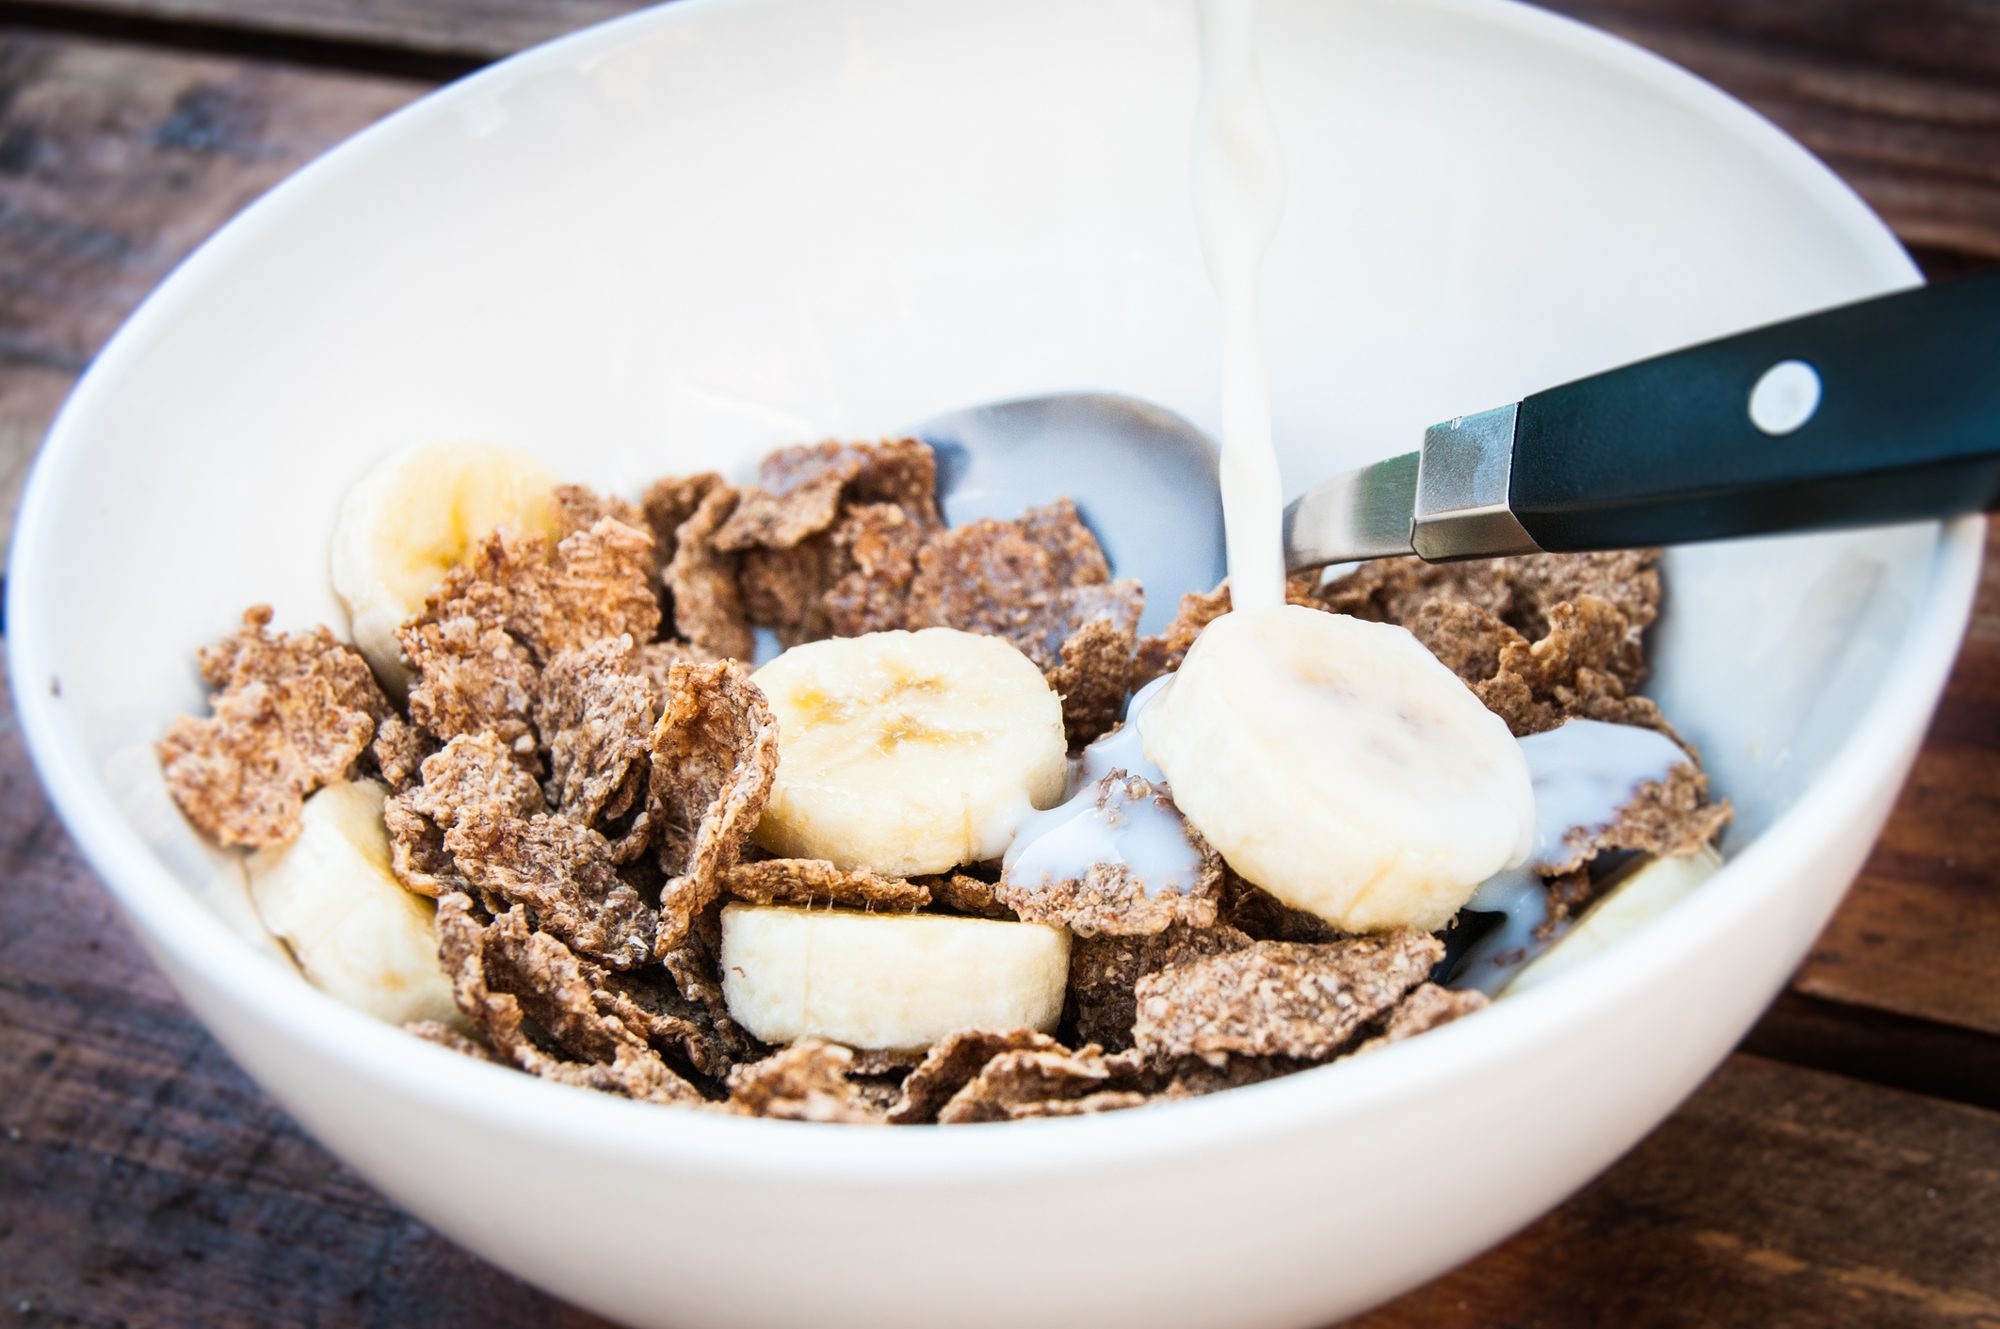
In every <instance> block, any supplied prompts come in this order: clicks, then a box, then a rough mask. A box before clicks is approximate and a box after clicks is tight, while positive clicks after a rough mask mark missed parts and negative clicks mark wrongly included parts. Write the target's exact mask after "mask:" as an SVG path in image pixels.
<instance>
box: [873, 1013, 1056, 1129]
mask: <svg viewBox="0 0 2000 1329" xmlns="http://www.w3.org/2000/svg"><path fill="white" fill-rule="evenodd" d="M1023 1049H1028V1050H1035V1051H1050V1050H1054V1051H1061V1050H1062V1044H1060V1043H1058V1042H1056V1040H1054V1039H1053V1038H1050V1037H1049V1036H1048V1035H1047V1034H1042V1033H1037V1032H1036V1031H1035V1030H1033V1029H961V1030H959V1031H958V1032H956V1033H952V1034H946V1035H945V1036H944V1037H943V1038H941V1039H939V1040H938V1041H937V1042H935V1043H933V1044H931V1050H930V1051H929V1052H928V1053H927V1054H925V1056H924V1059H923V1060H922V1061H921V1062H919V1063H917V1068H916V1069H915V1070H913V1071H911V1072H910V1074H909V1076H908V1078H906V1079H905V1080H904V1081H903V1093H902V1097H900V1098H899V1099H898V1100H897V1101H896V1106H894V1107H893V1108H891V1109H889V1120H890V1121H891V1122H892V1123H895V1124H898V1125H901V1124H906V1123H911V1122H924V1121H934V1120H936V1119H937V1113H938V1109H939V1108H942V1107H943V1106H944V1105H945V1104H946V1103H947V1102H949V1101H950V1100H951V1098H952V1096H953V1095H954V1094H956V1093H957V1092H958V1091H959V1090H961V1089H963V1088H964V1087H965V1086H966V1085H968V1084H970V1083H971V1082H972V1078H973V1077H974V1076H976V1075H977V1074H979V1072H980V1070H981V1068H983V1067H984V1066H985V1065H986V1063H987V1062H989V1061H991V1060H993V1058H995V1057H997V1056H999V1055H1000V1054H1001V1053H1003V1052H1014V1051H1018V1050H1023Z"/></svg>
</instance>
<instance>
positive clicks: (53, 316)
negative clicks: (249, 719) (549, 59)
mask: <svg viewBox="0 0 2000 1329" xmlns="http://www.w3.org/2000/svg"><path fill="white" fill-rule="evenodd" d="M422 91H423V87H422V85H420V84H414V83H409V82H405V81H402V80H394V79H378V78H365V77H357V76H353V75H341V74H326V73H315V72H310V71H304V70H299V69H294V68H289V67H286V66H282V65H274V64H266V63H261V62H257V61H246V60H239V59H223V58H216V57H205V56H190V55H182V54H171V53H160V52H152V51H146V50H141V49H137V48H132V47H126V46H120V45H115V44H106V43H101V42H77V41H71V40H65V39H55V38H49V37H44V36H37V35H33V34H23V33H19V32H14V31H9V30H7V29H5V28H0V542H4V541H5V540H6V539H7V537H8V535H9V534H10V533H11V529H12V524H13V513H14V508H15V504H16V500H17V499H18V497H19V485H20V480H21V477H22V476H23V475H24V474H25V472H26V470H27V466H28V462H29V459H30V457H31V456H32V454H33V451H34V449H35V448H36V447H37V446H38V445H39V443H40V440H41V437H42V434H43V433H44V431H45V430H46V429H47V427H48V423H49V421H50V420H51V419H52V418H53V417H54V415H55V411H56V408H57V406H58V405H59V404H60V403H61V400H62V397H63V395H64V394H65V393H66V392H67V391H68V388H69V386H70V384H71V383H73V382H74V380H75V377H76V375H77V374H78V373H80V372H81V370H82V368H83V366H84V365H85V364H86V363H87V362H88V361H89V359H90V357H91V356H92V355H94V354H95V353H96V352H97V350H98V348H99V347H100V346H102V345H103V343H104V341H105V340H106V339H107V338H108V337H109V336H110V335H111V333H112V332H113V331H114V330H115V329H116V328H117V326H118V324H119V323H120V322H121V321H122V320H123V319H124V318H125V316H126V315H127V314H129V313H130V312H131V311H132V309H133V307H134V306H136V305H137V304H138V303H139V301H140V300H141V299H142V298H143V297H144V296H145V295H146V293H147V292H148V291H150V290H151V289H152V288H153V287H154V286H155V285H157V284H158V283H159V281H160V279H161V278H163V277H165V276H166V274H167V272H168V270H169V269H171V268H172V267H173V265H174V264H175V263H178V262H179V261H180V260H181V259H182V258H183V257H185V256H186V255H187V253H188V252H189V251H190V250H192V249H193V248H194V247H195V246H196V245H197V244H199V243H200V242H201V241H202V240H203V239H205V238H206V237H207V236H208V235H209V234H210V233H211V232H212V231H214V230H215V228H216V227H218V226H220V225H221V224H222V223H223V222H225V221H227V220H228V219H229V218H230V217H231V216H232V215H234V214H235V213H236V212H238V211H240V210H241V209H242V208H243V207H244V206H245V205H246V204H248V203H249V202H250V201H251V200H252V199H254V198H256V197H257V196H258V195H259V194H261V193H263V192H264V191H265V190H267V189H269V188H270V187H271V186H272V185H273V184H275V183H277V182H278V181H279V180H280V179H282V178H283V177H284V176H286V175H288V174H290V173H291V172H292V171H293V170H295V169H297V168H298V167H299V166H301V165H303V164H304V163H305V162H307V161H309V160H311V159H312V158H313V157H315V156H317V155H318V154H319V153H321V152H322V151H324V150H325V149H327V148H329V147H331V146H332V145H333V144H335V143H338V142H339V141H340V140H342V139H344V138H346V137H348V136H349V135H351V134H353V133H354V132H355V131H357V130H359V129H361V128H363V127H365V126H366V125H368V124H370V123H371V122H373V121H375V120H377V119H380V118H381V117H382V116H383V115H386V114H387V113H388V112H390V111H392V110H394V109H396V108H397V107H398V106H401V105H402V104H403V103H405V102H407V101H409V100H410V99H412V98H413V97H415V96H417V95H418V94H419V93H421V92H422Z"/></svg>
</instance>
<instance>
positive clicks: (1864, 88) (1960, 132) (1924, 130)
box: [1544, 0, 2000, 255]
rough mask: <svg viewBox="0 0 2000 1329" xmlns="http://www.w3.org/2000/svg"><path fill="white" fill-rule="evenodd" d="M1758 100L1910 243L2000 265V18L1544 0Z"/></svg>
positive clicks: (1980, 8) (1938, 2)
mask: <svg viewBox="0 0 2000 1329" xmlns="http://www.w3.org/2000/svg"><path fill="white" fill-rule="evenodd" d="M1544 3H1545V4H1546V7H1548V8H1550V9H1555V10H1559V11H1561V12H1563V13H1567V14H1570V15H1573V16H1574V17H1577V18H1580V19H1582V20H1584V21H1585V22H1588V23H1592V24H1594V25H1596V26H1598V27H1602V28H1605V29H1607V30H1609V31H1611V32H1615V33H1618V34H1619V35H1621V36H1624V37H1627V38H1629V39H1631V40H1632V41H1635V42H1637V43H1638V44H1639V45H1641V46H1644V47H1647V48H1648V49H1650V50H1653V51H1655V52H1657V53H1659V54H1660V55H1663V56H1665V57H1667V58H1668V59H1669V60H1672V61H1674V62H1676V63H1678V64H1681V65H1685V66H1686V67H1687V68H1689V69H1692V70H1693V71H1695V72H1696V73H1698V74H1700V75H1702V76H1703V77H1704V78H1707V79H1708V80H1710V81H1711V82H1713V83H1716V84H1718V85H1719V86H1721V87H1722V88H1723V89H1725V90H1726V91H1728V92H1730V93H1732V94H1734V95H1735V96H1737V97H1740V98H1742V99H1743V100H1744V101H1746V102H1749V103H1750V104H1751V105H1752V106H1754V107H1756V108H1757V109H1758V110H1760V111H1762V112H1763V113H1764V114H1765V115H1767V116H1769V117H1770V118H1771V119H1772V120H1774V121H1776V122H1777V124H1778V125H1779V126H1781V127H1782V128H1784V129H1785V130H1787V131H1788V132H1790V133H1791V134H1792V135H1793V136H1794V137H1796V138H1798V139H1799V140H1800V141H1801V142H1803V143H1804V144H1805V145H1806V146H1807V147H1809V148H1811V149H1812V150H1813V151H1814V152H1816V153H1818V154H1819V155H1820V156H1821V157H1824V158H1825V159H1826V161H1827V162H1828V163H1829V164H1830V165H1831V166H1832V167H1833V168H1834V169H1835V170H1836V171H1838V172H1840V174H1841V175H1842V176H1843V177H1845V178H1846V180H1847V181H1848V182H1849V183H1850V184H1852V185H1853V186H1854V187H1855V189H1856V190H1857V191H1859V192H1860V194H1861V195H1862V197H1863V198H1866V199H1867V200H1868V202H1869V204H1870V205H1871V206H1873V207H1874V208H1875V210H1876V211H1877V212H1880V213H1881V214H1882V216H1883V217H1884V218H1885V219H1886V220H1887V221H1888V222H1889V224H1890V225H1891V226H1892V227H1894V228H1895V230H1896V233H1897V234H1898V235H1900V236H1901V237H1902V238H1903V240H1904V242H1905V243H1908V244H1913V245H1925V246H1934V247H1937V248H1944V249H1960V250H1965V251H1968V252H1972V253H1978V254H1986V255H2000V79H1996V77H1995V71H1996V70H2000V8H1996V7H1995V6H1994V5H1992V4H1990V3H1985V2H1984V0H1922V3H1915V4H1896V5H1885V4H1870V3H1864V2H1863V0H1821V2H1820V3H1811V4H1802V3H1798V0H1753V2H1752V3H1729V2H1728V0H1544Z"/></svg>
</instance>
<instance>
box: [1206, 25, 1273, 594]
mask: <svg viewBox="0 0 2000 1329" xmlns="http://www.w3.org/2000/svg"><path fill="white" fill-rule="evenodd" d="M1256 17H1257V7H1256V4H1255V3H1254V0H1195V21H1196V25H1197V27H1198V29H1199V31H1200V38H1201V101H1200V104H1199V105H1198V106H1197V107H1196V109H1195V124H1194V215H1195V225H1196V227H1197V229H1198V230H1199V231H1200V234H1201V256H1202V261H1203V262H1204V263H1205V264H1206V265H1207V267H1208V277H1209V281H1210V282H1212V283H1213V284H1214V286H1215V297H1216V300H1217V302H1218V303H1219V304H1220V305H1221V307H1222V462H1221V479H1222V518H1223V528H1224V531H1225V533H1226V540H1227V549H1228V556H1229V588H1230V594H1231V597H1232V603H1233V606H1234V607H1235V608H1237V609H1262V608H1268V607H1273V606H1277V605H1281V604H1283V603H1284V602H1285V562H1284V534H1283V520H1284V489H1283V486H1282V484H1281V482H1280V481H1279V478H1278V455H1277V453H1276V451H1275V450H1274V449H1273V448H1272V446H1271V388H1270V382H1269V380H1268V379H1267V377H1266V376H1265V371H1264V343H1263V337H1262V335H1261V333H1260V331H1259V328H1258V321H1257V286H1258V279H1259V277H1260V276H1261V274H1262V272H1263V268H1264V251H1265V250H1266V249H1268V248H1269V247H1270V244H1271V238H1272V237H1273V236H1274V235H1276V234H1277V231H1278V218H1279V216H1280V215H1281V214H1282V213H1283V212H1284V208H1285V162H1284V157H1283V155H1282V154H1281V153H1280V152H1279V150H1278V134H1277V130H1276V128H1275V127H1274V126H1273V124H1272V122H1271V110H1270V107H1269V105H1267V104H1266V102H1265V100H1264V85H1263V83H1262V81H1261V80H1260V79H1259V78H1258V74H1257V50H1256V43H1255V32H1254V29H1255V21H1256Z"/></svg>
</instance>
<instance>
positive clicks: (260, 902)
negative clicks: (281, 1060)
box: [247, 780, 458, 1024]
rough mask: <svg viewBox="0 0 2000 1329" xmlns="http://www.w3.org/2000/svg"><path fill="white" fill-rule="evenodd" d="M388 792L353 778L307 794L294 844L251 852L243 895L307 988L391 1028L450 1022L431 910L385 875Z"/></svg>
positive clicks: (454, 1012)
mask: <svg viewBox="0 0 2000 1329" xmlns="http://www.w3.org/2000/svg"><path fill="white" fill-rule="evenodd" d="M388 794H389V791H388V789H387V788H386V787H385V786H383V785H382V784H379V783H377V782H376V781H374V780H352V781H343V782H342V783H340V784H330V785H328V786H326V788H324V789H321V790H320V791H319V792H318V793H316V794H314V795H313V796H312V797H310V798H308V799H307V800H306V802H305V809H304V811H303V812H301V813H300V816H299V820H300V821H301V822H302V823H303V827H304V828H303V829H302V830H301V831H300V832H299V835H298V838H297V839H295V840H293V841H292V842H291V843H290V844H287V845H278V846H273V847H271V848H268V849H260V850H258V851H257V852H256V853H254V854H252V855H251V856H250V858H249V860H248V863H247V867H248V870H249V874H250V899H251V902H252V903H253V904H255V905H256V907H257V914H258V917H260V918H261V919H263V921H264V926H265V927H266V928H269V929H270V930H271V932H272V933H273V934H274V935H276V936H277V937H278V938H279V939H281V940H282V941H283V942H284V943H285V945H286V946H287V947H288V948H290V950H291V952H292V955H293V957H294V958H295V959H297V960H298V962H299V968H300V969H302V970H304V971H305V976H306V977H307V978H308V979H310V980H311V981H312V983H313V985H314V986H316V987H318V988H320V989H322V990H324V991H325V992H327V993H328V994H330V995H332V996H334V997H336V998H338V999H339V1000H341V1001H343V1002H346V1003H347V1004H348V1005H349V1006H352V1007H354V1008H355V1009H356V1010H361V1011H366V1012H367V1013H368V1014H370V1015H373V1016H376V1017H378V1018H380V1019H383V1020H387V1021H388V1022H390V1023H391V1024H406V1023H409V1022H410V1021H413V1020H437V1021H440V1022H442V1023H446V1024H451V1023H455V1022H456V1021H457V1019H458V1008H457V1006H456V1004H455V1003H454V1002H453V1001H452V996H451V984H450V983H449V982H448V981H447V980H446V979H445V976H444V971H443V969H442V968H440V967H439V964H438V949H437V928H436V924H435V922H434V921H433V920H434V918H435V915H436V913H437V910H436V907H435V906H434V905H432V904H431V902H430V901H429V900H426V899H423V898H422V897H420V896H416V895H412V894H411V893H410V892H408V891H406V890H404V889H403V887H402V886H401V884H399V883H398V882H397V880H396V878H395V875H394V874H393V873H392V872H390V870H389V834H388V832H387V831H386V830H385V829H383V826H382V800H383V799H385V798H387V797H388Z"/></svg>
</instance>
